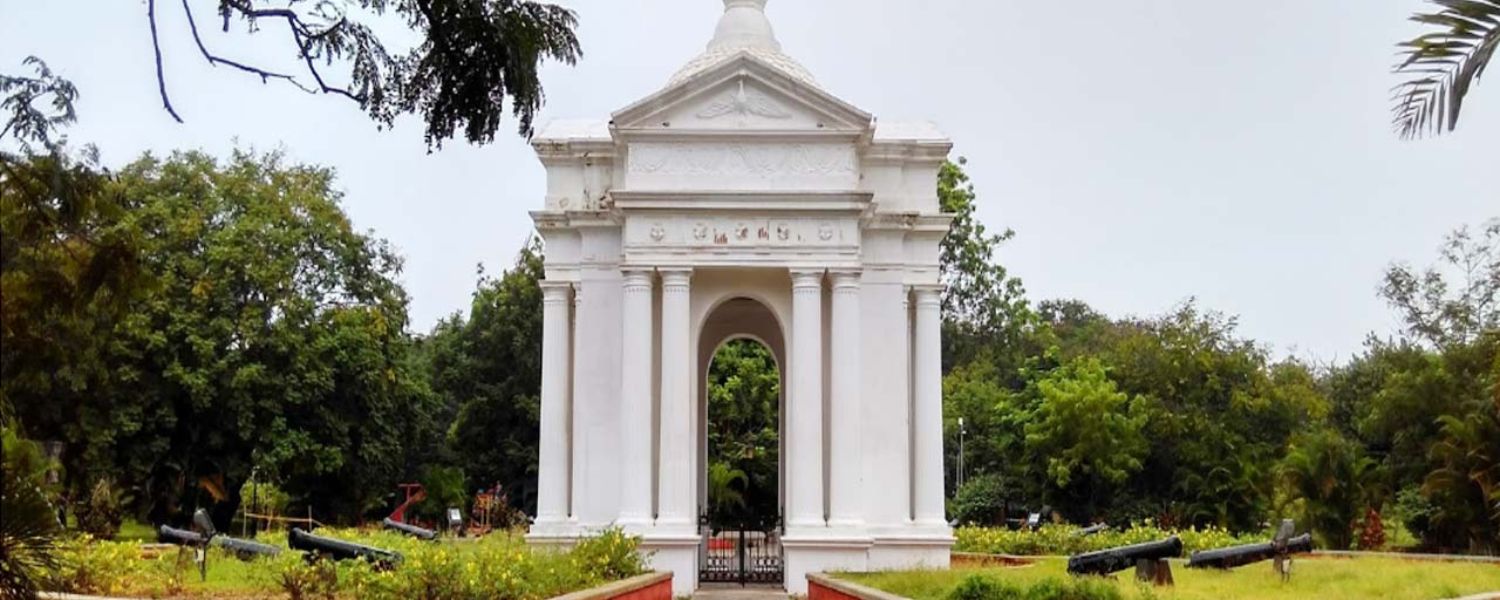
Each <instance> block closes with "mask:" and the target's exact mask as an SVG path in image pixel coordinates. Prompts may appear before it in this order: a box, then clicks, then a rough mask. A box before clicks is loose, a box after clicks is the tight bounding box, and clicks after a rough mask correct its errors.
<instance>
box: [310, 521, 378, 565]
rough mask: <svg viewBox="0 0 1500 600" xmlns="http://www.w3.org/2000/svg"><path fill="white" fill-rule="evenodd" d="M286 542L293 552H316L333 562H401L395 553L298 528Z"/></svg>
mask: <svg viewBox="0 0 1500 600" xmlns="http://www.w3.org/2000/svg"><path fill="white" fill-rule="evenodd" d="M286 541H287V545H288V546H291V547H292V549H293V550H301V551H303V552H316V553H318V554H323V555H327V556H330V557H332V558H333V559H334V560H351V559H356V558H363V559H365V560H368V561H371V562H375V563H385V564H391V563H398V562H401V555H400V554H398V553H396V552H392V551H390V550H382V549H380V548H374V547H371V546H366V545H364V544H356V543H354V542H346V541H344V540H336V539H333V538H326V537H323V536H318V535H313V534H311V533H308V532H306V531H303V530H302V529H301V528H298V527H293V528H292V532H291V533H290V534H288V535H287V539H286Z"/></svg>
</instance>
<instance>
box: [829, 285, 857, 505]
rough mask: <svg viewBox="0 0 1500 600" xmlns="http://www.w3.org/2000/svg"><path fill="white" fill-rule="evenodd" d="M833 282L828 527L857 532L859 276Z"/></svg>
mask: <svg viewBox="0 0 1500 600" xmlns="http://www.w3.org/2000/svg"><path fill="white" fill-rule="evenodd" d="M832 276H833V317H832V319H833V324H832V325H833V330H832V332H831V336H830V341H829V343H830V344H831V345H832V346H833V347H832V349H831V350H832V361H831V363H832V365H831V368H832V372H831V373H830V374H829V376H830V381H829V393H830V395H831V396H832V398H831V402H830V410H831V414H829V415H828V418H829V421H830V423H829V437H830V438H831V439H830V440H829V452H830V454H832V456H831V457H830V459H831V460H830V461H829V469H830V471H832V472H831V473H829V490H828V513H829V514H828V524H829V525H830V526H833V527H857V526H858V525H859V524H860V522H861V519H860V503H861V502H862V496H861V490H860V479H861V478H860V475H861V472H862V471H863V468H862V466H861V464H860V460H861V459H860V457H861V456H862V454H861V453H860V443H861V439H860V430H861V428H862V427H863V426H864V422H863V420H862V419H863V416H862V414H861V410H860V386H861V378H860V358H861V356H860V353H861V352H862V351H863V349H862V346H861V344H860V319H861V313H860V309H859V294H860V290H859V272H858V271H835V272H833V273H832Z"/></svg>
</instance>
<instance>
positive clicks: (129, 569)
mask: <svg viewBox="0 0 1500 600" xmlns="http://www.w3.org/2000/svg"><path fill="white" fill-rule="evenodd" d="M318 534H319V535H323V536H328V537H335V538H339V539H344V540H348V541H352V542H356V543H359V544H365V545H369V546H374V547H377V548H384V549H388V550H394V551H396V552H399V553H401V555H402V557H403V560H401V561H400V562H398V563H396V564H395V565H392V566H391V568H389V569H381V568H380V567H379V566H377V565H373V564H370V563H367V562H365V561H359V560H351V561H332V560H312V561H309V560H307V559H306V557H305V555H304V554H303V553H301V552H296V551H290V550H287V551H283V552H282V553H281V554H280V555H278V556H276V557H274V558H258V559H254V560H251V561H249V562H242V561H239V560H237V559H236V558H234V557H233V556H232V555H231V554H229V553H228V552H225V551H223V550H222V549H218V548H215V549H212V550H210V552H211V556H210V560H209V568H208V579H209V580H208V582H207V583H206V584H205V583H202V582H200V581H199V578H198V576H197V569H196V567H195V566H194V564H193V563H192V562H191V557H190V553H189V554H188V555H185V554H182V553H179V552H175V551H167V552H164V553H162V554H161V555H160V556H158V557H156V558H142V556H141V550H140V547H139V546H137V545H135V544H132V543H120V542H99V541H95V540H93V539H91V538H88V537H82V538H78V539H76V540H72V541H70V542H67V543H65V544H64V546H63V548H62V552H61V554H62V557H61V558H62V562H63V563H64V567H63V568H62V569H59V570H58V572H56V573H53V574H52V575H51V576H50V578H49V579H48V580H47V581H46V582H44V587H45V589H47V590H49V591H65V592H75V593H90V594H105V595H135V596H152V597H161V596H193V595H195V592H202V591H203V590H202V588H201V587H200V586H207V587H209V588H211V589H213V590H214V591H215V592H216V593H217V592H223V591H228V590H232V591H234V592H235V593H240V594H243V595H249V596H256V597H260V596H270V595H273V594H274V595H281V596H283V597H289V598H291V599H292V600H330V599H333V598H361V599H366V598H368V599H371V600H438V599H442V600H469V599H474V600H478V599H481V598H484V599H489V598H495V599H499V600H541V599H543V598H551V597H554V596H559V595H562V594H565V593H568V592H573V591H577V590H581V589H586V588H589V587H593V586H596V585H599V584H603V583H607V582H610V581H615V580H618V579H623V578H626V577H630V576H634V575H638V574H640V573H643V572H645V570H646V565H645V561H644V560H643V558H642V557H641V555H640V553H639V540H638V539H637V538H633V537H629V536H627V535H625V534H624V533H623V532H622V531H620V530H618V529H611V530H607V531H604V532H602V533H601V534H600V535H598V536H596V537H592V538H588V539H585V540H580V541H579V542H578V544H577V545H575V546H574V547H573V549H571V550H569V551H566V552H562V551H551V550H544V549H536V548H531V547H528V546H527V545H526V543H525V542H524V540H522V539H521V537H520V536H518V535H515V534H511V533H506V532H498V533H495V534H491V535H489V536H486V537H484V538H481V539H478V540H474V541H470V540H463V541H456V542H424V541H421V540H417V539H414V538H410V537H404V536H399V535H396V534H393V533H390V532H383V531H380V532H375V531H358V530H332V529H324V530H320V531H318ZM259 541H261V542H262V543H268V544H272V545H277V546H281V547H283V548H284V547H285V543H286V538H285V535H284V534H280V535H276V534H271V535H264V536H261V538H260V539H259ZM184 556H187V557H188V558H187V562H184Z"/></svg>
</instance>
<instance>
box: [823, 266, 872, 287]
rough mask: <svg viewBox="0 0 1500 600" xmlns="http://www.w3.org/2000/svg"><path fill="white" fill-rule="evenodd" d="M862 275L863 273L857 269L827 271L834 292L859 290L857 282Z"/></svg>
mask: <svg viewBox="0 0 1500 600" xmlns="http://www.w3.org/2000/svg"><path fill="white" fill-rule="evenodd" d="M862 275H864V271H861V270H859V269H830V270H829V271H828V277H829V278H830V279H832V280H833V289H834V290H835V291H840V290H856V289H859V280H860V276H862Z"/></svg>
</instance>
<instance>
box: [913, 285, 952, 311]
mask: <svg viewBox="0 0 1500 600" xmlns="http://www.w3.org/2000/svg"><path fill="white" fill-rule="evenodd" d="M947 287H948V286H945V285H942V284H923V285H914V286H911V292H912V295H914V296H916V302H917V305H918V306H922V305H928V304H941V303H942V302H943V290H945V289H947Z"/></svg>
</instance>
